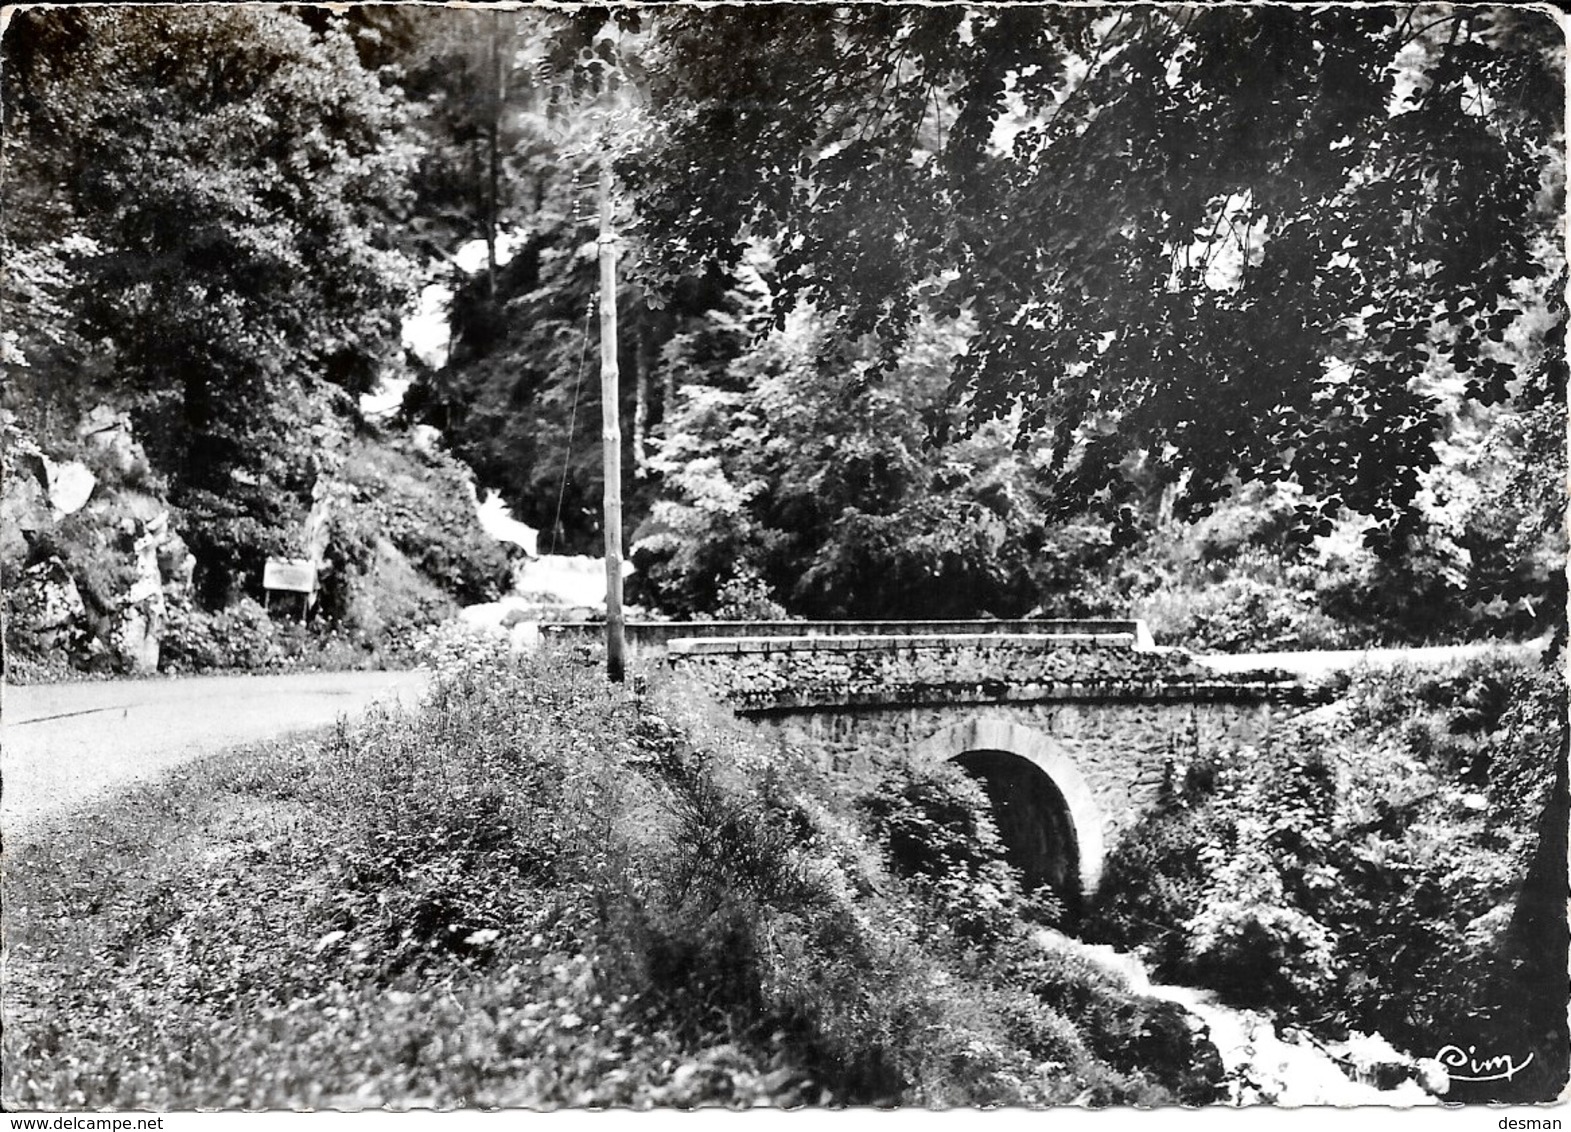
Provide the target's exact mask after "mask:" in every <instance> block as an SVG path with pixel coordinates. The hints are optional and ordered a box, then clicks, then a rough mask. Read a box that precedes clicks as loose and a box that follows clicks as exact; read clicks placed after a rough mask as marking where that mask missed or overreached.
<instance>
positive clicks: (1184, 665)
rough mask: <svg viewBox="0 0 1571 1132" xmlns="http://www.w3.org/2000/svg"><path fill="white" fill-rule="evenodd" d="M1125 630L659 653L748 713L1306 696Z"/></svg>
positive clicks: (684, 647)
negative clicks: (1223, 671) (1210, 665)
mask: <svg viewBox="0 0 1571 1132" xmlns="http://www.w3.org/2000/svg"><path fill="white" fill-rule="evenodd" d="M1139 642H1140V636H1139V635H1138V634H1136V633H1134V632H1128V633H1112V632H1109V633H1063V632H1056V633H1024V632H1011V633H970V634H947V633H907V634H900V635H896V634H879V635H873V634H867V635H845V636H796V637H770V636H747V637H728V638H715V637H689V638H675V639H672V640H670V641H669V642H668V643H667V645H666V650H667V660H668V662H669V663H670V664H671V665H672V667H673V668H675V669H676V670H677V671H679V672H683V673H686V674H689V675H691V676H693V677H694V678H696V679H697V680H698V681H699V682H700V683H701V684H703V685H704V686H706V687H707V688H709V689H710V690H711V691H712V692H714V693H715V694H716V695H718V696H719V697H720V698H721V699H722V700H724V701H725V702H727V703H728V704H730V705H731V706H732V707H733V708H734V709H735V710H737V711H739V712H742V713H744V714H755V713H767V712H772V711H801V710H804V709H813V708H818V709H830V710H832V709H835V708H852V707H866V706H878V707H897V706H900V705H918V704H927V705H932V704H954V705H961V704H1005V703H1022V702H1024V703H1036V702H1043V701H1053V700H1098V701H1110V702H1135V703H1138V702H1170V701H1184V702H1207V701H1212V702H1214V701H1219V700H1221V701H1232V702H1239V701H1243V702H1258V701H1261V700H1276V701H1288V702H1302V701H1304V700H1306V699H1307V698H1309V693H1308V692H1307V690H1306V689H1304V688H1303V687H1302V686H1301V685H1299V684H1297V683H1296V682H1293V681H1291V680H1264V679H1259V678H1252V677H1249V676H1238V677H1232V678H1228V677H1219V676H1218V675H1217V674H1216V673H1214V672H1212V671H1211V670H1210V669H1207V668H1203V667H1201V666H1199V665H1197V664H1195V663H1194V661H1193V660H1192V659H1191V658H1190V657H1189V655H1188V654H1187V653H1184V652H1182V651H1180V650H1176V649H1159V648H1154V647H1150V646H1145V647H1142V646H1141V644H1140V643H1139Z"/></svg>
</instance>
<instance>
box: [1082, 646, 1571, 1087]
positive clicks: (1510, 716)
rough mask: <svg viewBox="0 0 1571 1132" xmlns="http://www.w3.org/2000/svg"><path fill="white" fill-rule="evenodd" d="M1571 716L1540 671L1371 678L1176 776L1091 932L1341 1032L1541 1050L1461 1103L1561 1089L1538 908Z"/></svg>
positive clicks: (1111, 884) (1548, 934)
mask: <svg viewBox="0 0 1571 1132" xmlns="http://www.w3.org/2000/svg"><path fill="white" fill-rule="evenodd" d="M1564 721H1565V704H1564V691H1563V687H1562V686H1561V684H1560V677H1559V674H1558V673H1553V672H1549V671H1546V670H1543V669H1541V668H1535V667H1534V666H1533V665H1531V664H1523V663H1514V662H1505V661H1499V660H1488V661H1474V662H1468V663H1465V664H1459V665H1456V666H1454V667H1453V668H1452V669H1451V670H1450V671H1447V672H1442V673H1438V674H1436V673H1422V672H1417V671H1405V670H1397V671H1394V672H1390V673H1375V672H1364V673H1360V674H1358V675H1356V676H1354V677H1353V678H1352V679H1351V680H1350V681H1349V682H1348V684H1347V686H1346V688H1345V689H1344V690H1343V695H1342V698H1341V699H1340V700H1339V701H1338V702H1337V703H1336V704H1334V705H1331V706H1330V707H1327V708H1321V709H1317V710H1316V711H1314V712H1310V713H1307V714H1305V715H1304V716H1302V717H1300V718H1299V719H1298V720H1297V721H1295V722H1294V723H1293V724H1291V725H1289V727H1288V728H1286V730H1285V732H1284V733H1283V734H1281V735H1279V736H1278V737H1277V739H1276V741H1275V742H1274V743H1273V745H1272V746H1271V747H1270V748H1269V749H1266V750H1262V751H1257V752H1244V753H1242V754H1241V755H1239V756H1237V757H1234V758H1230V759H1228V760H1225V761H1208V760H1197V761H1196V762H1195V763H1194V764H1192V765H1190V766H1189V767H1186V768H1183V769H1182V770H1181V771H1175V773H1174V774H1173V775H1172V776H1171V780H1170V782H1169V783H1168V784H1167V788H1166V790H1165V792H1164V795H1163V797H1162V799H1161V801H1160V803H1159V804H1158V806H1157V807H1156V808H1155V809H1154V810H1153V811H1152V812H1151V813H1149V814H1148V815H1147V816H1146V817H1145V818H1144V819H1143V820H1142V821H1141V822H1140V823H1139V824H1138V825H1137V826H1136V827H1135V829H1133V830H1132V831H1131V832H1130V833H1128V834H1127V835H1126V836H1125V837H1124V838H1123V840H1122V841H1121V843H1120V844H1119V845H1118V846H1117V847H1115V849H1114V851H1113V852H1112V853H1111V854H1110V857H1109V860H1108V866H1107V870H1106V872H1105V874H1104V878H1103V884H1102V887H1101V890H1100V892H1099V894H1098V899H1097V902H1096V906H1095V907H1094V908H1093V909H1092V913H1091V915H1090V917H1089V922H1088V924H1087V932H1088V936H1089V937H1091V938H1096V939H1100V940H1104V941H1106V942H1110V943H1114V944H1117V945H1120V946H1125V947H1131V948H1135V949H1137V950H1139V951H1140V952H1141V953H1142V954H1143V955H1144V956H1145V957H1146V958H1147V959H1148V961H1150V962H1151V963H1152V964H1153V966H1154V968H1155V971H1156V974H1157V975H1158V976H1160V977H1163V978H1166V979H1169V980H1181V981H1196V982H1200V983H1203V984H1205V985H1209V986H1212V987H1215V988H1216V989H1217V990H1219V991H1221V992H1222V993H1223V994H1224V995H1225V996H1227V997H1229V998H1231V999H1232V1000H1234V1001H1236V1002H1238V1003H1240V1004H1243V1005H1253V1006H1266V1007H1270V1008H1273V1009H1275V1010H1276V1011H1277V1012H1278V1013H1279V1014H1281V1015H1283V1016H1285V1017H1288V1018H1291V1019H1293V1020H1295V1021H1297V1022H1299V1023H1300V1024H1302V1025H1306V1026H1310V1027H1312V1028H1314V1029H1317V1030H1319V1031H1321V1032H1323V1033H1326V1034H1328V1035H1330V1036H1342V1035H1344V1034H1345V1033H1346V1032H1347V1031H1348V1030H1350V1029H1356V1030H1360V1031H1364V1032H1369V1031H1379V1032H1380V1033H1382V1034H1383V1035H1385V1036H1386V1037H1387V1038H1388V1039H1390V1040H1391V1041H1393V1042H1395V1043H1397V1044H1398V1045H1399V1046H1403V1047H1405V1048H1407V1049H1408V1050H1409V1051H1411V1052H1412V1053H1414V1054H1415V1055H1417V1056H1433V1055H1434V1054H1435V1053H1436V1051H1438V1050H1439V1049H1440V1048H1441V1047H1443V1046H1445V1045H1457V1046H1460V1047H1461V1048H1464V1049H1465V1048H1467V1046H1468V1045H1470V1044H1473V1045H1477V1046H1478V1048H1480V1049H1486V1048H1488V1049H1493V1048H1507V1047H1509V1048H1510V1049H1512V1050H1514V1051H1516V1053H1515V1056H1516V1058H1517V1060H1518V1061H1521V1060H1522V1059H1523V1058H1525V1057H1526V1056H1527V1054H1528V1053H1529V1052H1533V1053H1534V1063H1535V1066H1536V1068H1533V1069H1532V1071H1530V1072H1528V1073H1525V1074H1522V1075H1518V1076H1516V1077H1515V1078H1514V1079H1513V1080H1510V1081H1504V1082H1491V1083H1485V1084H1477V1085H1468V1084H1466V1083H1459V1084H1458V1085H1457V1086H1456V1090H1455V1091H1453V1093H1451V1094H1448V1096H1451V1097H1454V1098H1455V1099H1458V1100H1514V1101H1524V1100H1542V1099H1545V1098H1546V1097H1550V1096H1553V1095H1555V1094H1556V1092H1557V1091H1558V1089H1559V1088H1560V1086H1561V1085H1563V1084H1564V1080H1565V1076H1566V1073H1565V1070H1566V1061H1567V1059H1566V1031H1565V1025H1564V1004H1565V990H1566V987H1565V959H1566V945H1565V938H1564V930H1563V928H1560V927H1559V926H1558V925H1560V924H1563V915H1547V916H1546V915H1540V914H1538V913H1539V912H1540V911H1543V910H1546V909H1552V908H1557V907H1558V908H1559V909H1561V910H1562V911H1563V908H1564V901H1565V891H1566V882H1565V863H1564V856H1565V854H1564V840H1563V836H1564V835H1563V830H1564V824H1565V804H1564V794H1563V786H1562V787H1560V788H1559V789H1560V791H1561V792H1560V793H1559V794H1557V793H1556V790H1557V788H1556V785H1555V767H1556V765H1557V763H1559V762H1560V761H1561V760H1562V759H1563V758H1564V753H1563V752H1564V742H1565V722H1564ZM1557 822H1558V824H1559V828H1560V830H1561V831H1562V832H1561V834H1560V837H1561V840H1560V841H1559V842H1558V845H1559V846H1560V848H1559V849H1558V851H1557V850H1556V848H1555V846H1556V844H1557V843H1556V842H1555V840H1554V832H1553V831H1554V829H1555V826H1556V823H1557ZM1535 877H1536V878H1537V882H1536V885H1535V886H1534V887H1532V888H1531V889H1530V888H1529V886H1528V884H1527V882H1528V881H1530V880H1533V878H1535ZM1545 1003H1548V1004H1550V1005H1543V1004H1545Z"/></svg>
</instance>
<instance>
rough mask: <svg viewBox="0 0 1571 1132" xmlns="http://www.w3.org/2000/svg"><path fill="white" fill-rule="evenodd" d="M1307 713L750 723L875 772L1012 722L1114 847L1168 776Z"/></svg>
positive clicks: (1078, 707)
mask: <svg viewBox="0 0 1571 1132" xmlns="http://www.w3.org/2000/svg"><path fill="white" fill-rule="evenodd" d="M1299 710H1302V709H1300V708H1297V707H1292V706H1286V705H1283V704H1280V703H1271V702H1269V701H1263V702H1256V703H1219V702H1197V703H1181V702H1165V703H1158V702H1152V703H1130V702H1125V703H1116V702H1096V703H1070V702H1038V703H1007V704H996V705H988V706H985V707H983V706H971V705H965V706H960V705H954V704H929V705H923V706H892V707H884V708H865V707H864V708H851V709H844V710H837V711H836V710H831V711H825V710H818V711H810V710H803V711H783V712H772V713H760V714H752V715H750V716H749V718H750V719H751V721H752V722H753V723H754V724H755V725H756V726H758V727H759V728H760V729H762V730H765V731H767V732H771V733H773V734H775V735H778V736H779V737H780V738H781V739H782V740H784V741H786V742H788V743H803V744H807V745H810V746H811V747H813V748H816V749H817V750H819V751H821V752H823V753H824V757H825V758H826V759H827V760H828V761H829V762H830V764H831V765H832V766H833V768H834V769H837V770H841V771H845V772H848V773H851V774H853V775H859V774H862V773H865V772H866V771H867V770H868V769H869V764H870V762H871V759H872V756H873V754H874V752H882V753H885V754H889V755H893V756H896V757H899V756H901V755H903V754H905V753H908V752H911V751H914V750H915V749H916V748H918V747H919V746H921V744H922V743H923V742H924V741H926V740H927V739H929V738H930V737H931V736H933V735H935V734H937V733H938V732H940V731H942V730H944V729H945V728H946V727H950V726H952V725H953V724H955V723H957V722H959V721H961V720H962V719H964V718H965V717H967V716H970V715H982V716H987V717H996V718H1002V719H1007V720H1008V721H1010V722H1012V723H1016V724H1019V725H1020V726H1023V727H1029V728H1031V729H1033V730H1035V731H1038V732H1040V733H1041V734H1043V735H1045V736H1046V737H1047V738H1048V739H1050V740H1051V741H1052V742H1053V743H1054V744H1055V745H1056V746H1057V747H1058V748H1059V749H1060V750H1061V751H1062V752H1063V753H1064V754H1066V755H1067V756H1069V757H1070V758H1071V759H1073V760H1074V762H1075V764H1076V766H1077V767H1078V769H1079V771H1080V773H1081V775H1082V776H1083V777H1084V778H1085V780H1086V782H1087V784H1088V785H1089V786H1090V788H1091V793H1092V795H1093V796H1094V798H1095V799H1096V803H1097V806H1098V808H1099V809H1100V810H1101V812H1102V818H1103V839H1104V841H1105V842H1106V843H1107V845H1108V846H1109V847H1111V846H1113V845H1114V844H1116V843H1117V840H1118V836H1119V834H1121V833H1122V832H1123V831H1124V830H1126V829H1128V828H1129V827H1130V826H1131V825H1133V824H1134V822H1135V821H1136V820H1137V819H1138V818H1139V816H1140V814H1141V813H1142V812H1144V811H1145V810H1146V809H1147V808H1149V807H1150V806H1151V805H1152V804H1153V803H1154V802H1155V801H1156V797H1157V791H1158V790H1159V789H1160V787H1161V783H1162V778H1163V775H1164V774H1165V773H1166V772H1167V768H1168V767H1169V766H1173V767H1175V768H1176V769H1177V771H1178V773H1182V769H1183V767H1184V766H1186V765H1188V764H1189V763H1190V762H1191V761H1192V760H1193V759H1195V757H1196V756H1197V755H1199V754H1202V753H1211V754H1214V753H1218V752H1224V751H1226V752H1236V751H1240V750H1244V749H1246V748H1258V747H1259V746H1260V745H1261V744H1262V743H1263V742H1264V740H1265V736H1266V734H1267V732H1268V731H1269V730H1270V728H1271V725H1272V721H1273V719H1276V718H1279V717H1281V716H1283V715H1285V714H1291V713H1293V712H1296V711H1299Z"/></svg>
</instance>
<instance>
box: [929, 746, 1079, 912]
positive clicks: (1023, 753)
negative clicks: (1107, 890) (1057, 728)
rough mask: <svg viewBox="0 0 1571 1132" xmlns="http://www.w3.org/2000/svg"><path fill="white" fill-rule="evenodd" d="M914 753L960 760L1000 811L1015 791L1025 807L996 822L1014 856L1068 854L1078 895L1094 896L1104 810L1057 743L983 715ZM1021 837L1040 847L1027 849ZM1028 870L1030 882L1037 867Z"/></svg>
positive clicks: (998, 817)
mask: <svg viewBox="0 0 1571 1132" xmlns="http://www.w3.org/2000/svg"><path fill="white" fill-rule="evenodd" d="M912 755H913V758H915V759H917V760H918V761H921V762H955V763H958V764H959V765H960V766H961V767H963V768H965V769H966V770H967V771H968V772H970V773H972V774H974V775H976V776H977V777H979V778H981V779H982V780H983V784H984V787H985V788H987V792H988V797H989V799H991V800H992V801H993V804H994V808H995V811H998V810H999V809H1000V807H999V794H1001V793H1008V794H1010V795H1011V796H1012V797H1011V799H1010V800H1011V801H1014V800H1018V801H1019V802H1020V804H1021V809H1020V810H1019V811H1017V812H1016V813H1015V814H1013V815H1009V816H1006V815H1005V814H1004V813H1002V812H999V813H997V815H996V820H998V823H999V833H1000V834H1001V835H1002V836H1003V838H1004V842H1005V844H1006V845H1008V846H1010V848H1011V851H1012V852H1017V853H1019V852H1024V853H1027V854H1033V853H1038V854H1039V853H1042V852H1047V853H1058V854H1060V855H1061V856H1063V855H1067V856H1068V857H1069V858H1070V860H1068V861H1062V862H1061V866H1060V867H1069V868H1072V869H1073V871H1074V874H1075V879H1077V880H1078V882H1079V886H1078V887H1079V892H1078V893H1076V894H1073V895H1078V896H1080V897H1082V898H1089V897H1090V896H1091V895H1092V894H1094V893H1095V892H1096V889H1097V885H1098V884H1099V883H1100V882H1101V880H1102V864H1103V846H1102V812H1101V808H1100V807H1099V806H1098V805H1097V804H1096V799H1095V798H1094V797H1093V796H1092V794H1091V787H1090V785H1089V784H1088V783H1087V782H1086V780H1085V778H1084V776H1082V775H1081V773H1080V770H1079V768H1078V767H1076V766H1075V763H1074V760H1073V759H1071V758H1070V757H1069V755H1067V754H1065V753H1064V752H1063V751H1062V750H1061V749H1060V748H1059V746H1058V744H1057V743H1055V742H1054V741H1053V739H1052V738H1050V737H1049V736H1047V735H1044V734H1043V733H1042V732H1040V731H1036V730H1034V729H1032V728H1030V727H1023V726H1021V725H1020V724H1017V723H1011V722H1010V721H1009V720H1007V719H998V718H990V717H987V716H981V717H977V718H973V719H968V720H966V721H965V722H964V723H959V724H956V725H955V726H953V727H947V728H945V729H944V730H942V731H940V732H938V733H937V734H935V735H932V736H930V737H929V738H927V739H926V740H924V741H923V742H922V743H920V744H918V745H917V747H916V749H915V751H913V752H912ZM1027 826H1029V827H1030V828H1027ZM1022 836H1026V837H1034V838H1035V839H1036V840H1037V842H1038V844H1037V845H1036V846H1035V847H1034V848H1033V847H1031V846H1022V844H1021V838H1022ZM1026 871H1027V874H1028V879H1029V876H1030V873H1031V872H1032V870H1031V869H1030V868H1027V869H1026ZM1037 871H1038V872H1040V871H1041V867H1040V866H1039V867H1038V869H1037Z"/></svg>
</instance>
